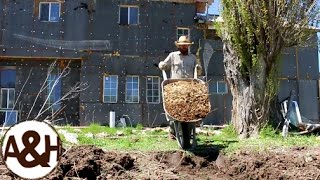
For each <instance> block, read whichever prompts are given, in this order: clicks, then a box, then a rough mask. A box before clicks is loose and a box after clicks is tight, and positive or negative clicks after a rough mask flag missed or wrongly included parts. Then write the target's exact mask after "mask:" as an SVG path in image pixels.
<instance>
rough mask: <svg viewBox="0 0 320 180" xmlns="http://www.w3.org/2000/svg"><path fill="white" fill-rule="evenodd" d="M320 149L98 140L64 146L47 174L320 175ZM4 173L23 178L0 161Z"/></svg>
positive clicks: (119, 176) (109, 176) (142, 176)
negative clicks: (152, 145)
mask: <svg viewBox="0 0 320 180" xmlns="http://www.w3.org/2000/svg"><path fill="white" fill-rule="evenodd" d="M319 177H320V151H319V150H318V149H316V148H312V149H311V148H292V149H286V150H283V149H281V150H270V151H266V152H248V151H242V152H238V153H235V154H233V155H230V156H224V155H223V154H221V153H220V154H219V151H218V150H217V149H215V148H212V147H211V148H210V147H206V148H204V149H201V150H197V151H194V152H192V153H191V152H186V151H165V152H148V153H143V152H131V153H130V154H128V153H126V152H115V151H103V150H102V149H100V148H96V147H94V146H77V147H72V148H70V149H69V150H66V151H65V152H64V154H63V156H62V157H61V161H60V164H59V166H58V167H57V169H55V171H54V172H52V173H51V174H50V175H49V176H48V177H46V178H44V179H317V178H318V179H319ZM0 179H19V178H17V177H14V175H13V174H11V173H10V172H9V171H8V170H7V169H6V168H5V166H4V165H3V164H2V165H0Z"/></svg>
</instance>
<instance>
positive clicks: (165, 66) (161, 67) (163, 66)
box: [159, 61, 167, 70]
mask: <svg viewBox="0 0 320 180" xmlns="http://www.w3.org/2000/svg"><path fill="white" fill-rule="evenodd" d="M166 68H167V65H166V64H165V63H164V62H163V61H161V62H160V63H159V69H161V70H165V69H166Z"/></svg>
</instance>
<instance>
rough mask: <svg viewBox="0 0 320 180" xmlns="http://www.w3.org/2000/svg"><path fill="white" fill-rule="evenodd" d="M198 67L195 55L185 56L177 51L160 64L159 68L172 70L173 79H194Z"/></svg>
mask: <svg viewBox="0 0 320 180" xmlns="http://www.w3.org/2000/svg"><path fill="white" fill-rule="evenodd" d="M196 65H197V62H196V56H195V55H193V54H188V55H183V54H181V52H180V51H175V52H172V53H170V54H169V55H168V56H167V58H166V59H165V60H164V61H161V62H160V63H159V68H160V69H163V68H166V69H167V68H170V71H171V75H170V77H171V79H180V78H193V76H194V69H195V67H196ZM199 66H200V65H199ZM200 67H201V66H200Z"/></svg>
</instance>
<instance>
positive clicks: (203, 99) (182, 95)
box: [163, 81, 211, 122]
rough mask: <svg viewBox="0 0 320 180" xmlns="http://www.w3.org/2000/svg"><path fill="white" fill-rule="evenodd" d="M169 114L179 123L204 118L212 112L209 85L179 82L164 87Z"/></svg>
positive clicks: (166, 107) (196, 82)
mask: <svg viewBox="0 0 320 180" xmlns="http://www.w3.org/2000/svg"><path fill="white" fill-rule="evenodd" d="M163 97H164V103H165V104H164V105H165V109H166V111H167V113H168V114H169V115H170V116H171V117H173V118H174V119H176V120H179V121H186V122H187V121H195V120H198V119H201V118H204V117H206V116H207V115H208V113H209V112H210V110H211V105H210V100H209V92H208V86H207V84H202V83H200V82H198V81H177V82H172V83H169V84H166V85H165V86H164V92H163Z"/></svg>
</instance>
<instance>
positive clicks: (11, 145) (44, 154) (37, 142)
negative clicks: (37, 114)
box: [1, 121, 62, 179]
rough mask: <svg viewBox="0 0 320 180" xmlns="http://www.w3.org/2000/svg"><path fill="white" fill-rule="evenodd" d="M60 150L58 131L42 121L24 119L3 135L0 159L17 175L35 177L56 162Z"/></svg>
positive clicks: (49, 170) (39, 176) (50, 170)
mask: <svg viewBox="0 0 320 180" xmlns="http://www.w3.org/2000/svg"><path fill="white" fill-rule="evenodd" d="M61 151H62V146H61V141H60V138H59V135H58V133H57V132H56V131H55V130H54V128H53V127H51V126H50V125H49V124H47V123H45V122H39V121H24V122H21V123H19V124H16V125H14V126H12V127H11V128H10V129H9V130H8V131H7V132H6V134H5V136H4V137H3V141H2V153H1V155H2V160H3V162H4V163H5V165H6V166H7V168H8V169H9V170H10V171H11V172H13V173H14V174H16V175H17V176H19V177H21V178H26V179H38V178H41V177H44V176H46V175H48V174H49V173H50V172H52V171H53V170H54V168H55V167H56V166H57V165H58V163H59V160H60V155H61Z"/></svg>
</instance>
